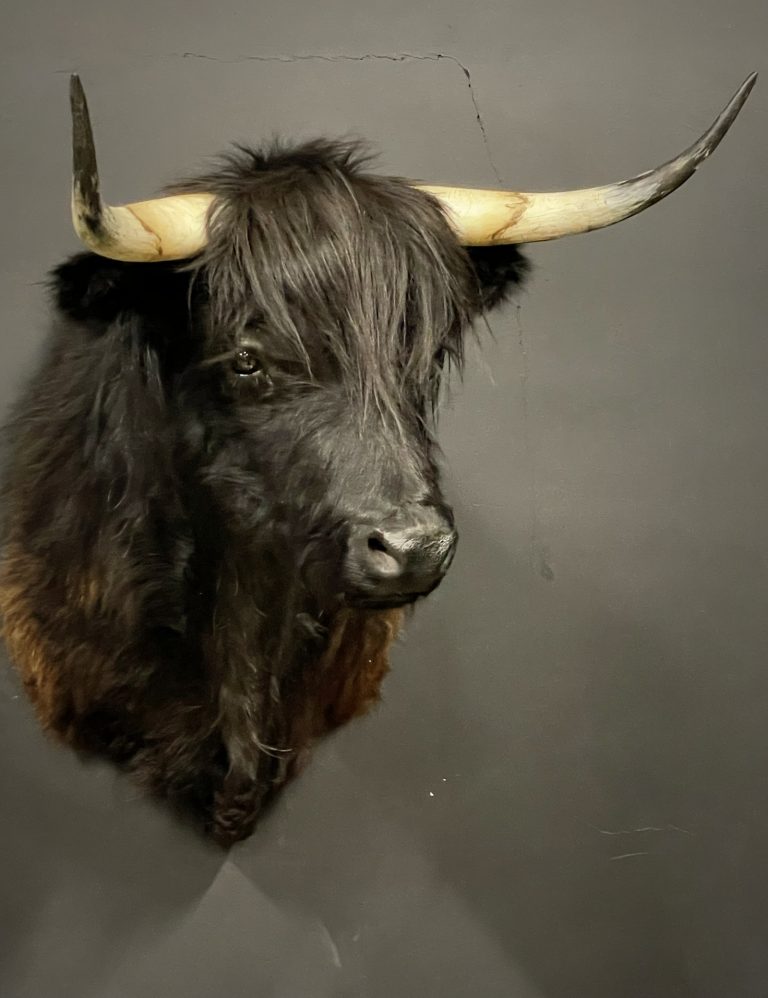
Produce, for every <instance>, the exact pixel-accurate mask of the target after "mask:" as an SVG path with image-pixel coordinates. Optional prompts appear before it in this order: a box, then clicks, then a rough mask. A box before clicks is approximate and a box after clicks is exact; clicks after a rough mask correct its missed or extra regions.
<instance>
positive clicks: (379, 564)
mask: <svg viewBox="0 0 768 998" xmlns="http://www.w3.org/2000/svg"><path fill="white" fill-rule="evenodd" d="M367 547H368V551H367V553H366V559H365V561H366V564H367V567H368V571H369V572H371V573H372V574H373V575H374V576H376V577H378V578H380V579H391V578H394V577H395V576H398V575H400V574H401V573H402V570H403V566H402V565H401V563H400V558H399V557H398V554H397V549H396V548H395V547H393V545H392V544H388V543H387V541H386V540H385V539H384V537H383V536H382V535H381V533H379V532H378V531H377V532H376V533H373V534H369V535H368V539H367Z"/></svg>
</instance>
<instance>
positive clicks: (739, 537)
mask: <svg viewBox="0 0 768 998" xmlns="http://www.w3.org/2000/svg"><path fill="white" fill-rule="evenodd" d="M3 22H4V24H3V29H2V32H1V33H0V34H1V37H0V142H2V156H1V157H0V171H2V183H1V184H0V200H1V201H2V207H1V209H0V212H1V214H2V218H3V220H4V235H5V238H4V239H3V246H2V249H1V250H0V253H1V254H2V257H1V263H2V271H3V272H2V278H1V279H2V288H1V290H0V309H1V310H2V328H3V336H2V338H0V402H2V404H3V406H5V405H6V404H7V401H8V400H9V398H10V397H11V396H12V394H13V393H14V392H15V391H16V390H17V387H18V385H19V384H20V381H21V380H22V379H23V377H24V376H25V374H26V373H27V372H28V371H29V370H30V368H31V365H32V364H33V362H34V359H35V358H36V356H37V355H38V353H39V350H40V347H41V343H42V340H43V335H44V328H45V320H44V295H43V289H42V288H41V287H40V285H39V283H38V282H39V281H40V279H41V278H42V276H43V275H44V273H45V271H46V269H47V268H48V267H49V266H50V265H52V264H53V263H54V262H55V261H56V260H57V259H58V258H59V257H61V256H62V255H63V254H65V253H68V252H70V251H72V250H73V249H74V248H75V241H74V237H73V235H72V234H71V231H70V226H69V219H68V204H67V199H68V170H69V151H68V120H67V105H66V86H67V75H66V74H67V73H69V71H71V70H73V69H77V70H78V71H79V72H80V73H81V74H82V76H83V78H84V81H85V83H86V85H87V87H88V90H89V93H90V96H91V105H92V111H93V113H94V116H95V120H96V126H97V138H98V142H99V147H100V151H101V161H102V170H103V174H104V179H105V185H106V187H107V190H108V193H109V195H110V196H111V197H112V198H113V199H114V200H120V199H128V198H135V197H139V196H142V195H144V194H146V193H148V192H151V191H152V190H154V189H156V188H157V187H158V186H159V185H160V184H161V183H162V182H164V181H166V180H168V179H170V178H172V177H173V176H174V175H175V174H179V173H184V172H186V171H188V170H189V169H190V168H191V167H194V166H196V165H198V164H199V163H200V161H201V160H202V159H203V158H204V157H205V156H206V155H208V154H210V153H213V152H215V151H217V150H218V149H220V148H221V147H222V146H224V145H226V143H227V142H229V141H230V140H232V139H236V138H243V139H254V140H258V139H259V138H261V137H264V136H267V135H269V134H270V133H272V132H273V131H275V130H280V131H282V132H285V133H287V134H289V135H297V136H298V135H307V134H314V133H318V132H321V133H331V134H339V133H346V132H349V131H353V132H357V133H362V134H364V135H366V136H368V137H369V138H370V139H371V140H372V141H373V142H374V143H375V144H376V145H378V146H379V147H380V148H381V149H382V150H383V154H382V158H381V168H382V169H383V170H385V171H387V172H396V173H400V174H404V175H407V176H411V177H421V178H428V179H430V180H433V181H435V182H437V181H444V182H457V183H463V184H476V185H493V184H497V183H498V182H499V181H502V182H504V183H507V184H510V185H516V186H519V187H522V188H529V189H530V188H533V189H536V188H543V189H546V188H554V189H557V188H561V187H564V186H579V185H583V184H591V183H597V182H602V181H605V180H612V179H618V178H619V177H622V176H625V175H630V174H632V173H633V172H636V171H639V170H641V169H644V168H646V167H648V166H651V165H653V164H655V163H656V162H660V161H662V160H663V159H665V158H666V157H667V156H669V155H671V154H672V153H674V152H676V151H678V149H679V148H681V147H682V146H683V145H685V144H687V143H688V141H690V140H691V139H692V138H694V137H695V136H696V135H697V134H698V133H699V132H700V131H701V130H702V129H703V128H704V126H706V125H707V124H708V123H709V121H710V120H711V118H712V117H713V116H714V114H715V113H716V112H717V111H718V110H719V109H720V107H721V106H722V104H723V103H724V102H725V100H726V99H727V97H728V96H729V95H730V93H731V92H732V91H733V90H734V89H735V88H736V86H737V85H738V84H739V83H740V82H741V80H742V79H743V77H744V76H745V75H746V73H747V72H748V71H750V70H752V69H760V68H764V66H761V63H764V58H763V56H764V53H765V50H766V42H768V8H766V6H765V3H764V0H729V2H723V0H717V2H715V0H643V2H634V0H632V2H630V0H590V2H585V3H581V4H577V3H573V2H568V0H554V2H550V3H542V2H541V0H518V2H509V0H508V2H503V0H478V2H477V3H475V4H468V3H466V2H458V0H439V2H433V3H428V4H413V3H410V2H405V0H390V3H389V5H388V7H387V6H386V5H384V4H376V5H375V4H373V3H371V2H370V0H331V2H328V3H323V4H319V3H311V2H308V0H284V2H281V3H271V4H262V5H256V4H247V3H234V2H233V0H221V2H219V3H216V4H208V3H203V2H201V0H187V2H186V3H183V4H182V3H180V2H179V3H177V4H175V5H173V7H171V5H163V4H159V3H149V2H147V0H133V2H132V3H123V4H120V5H117V4H110V3H103V2H102V3H96V2H86V0H74V2H71V3H69V4H59V5H51V4H50V3H44V2H43V0H8V2H6V4H5V5H4V11H3ZM438 53H439V54H440V57H438V55H437V54H438ZM465 70H466V72H465ZM467 76H469V78H470V79H471V87H470V86H468V82H467ZM765 86H766V84H765V83H763V84H762V85H759V86H758V89H757V91H756V92H755V94H754V96H753V97H752V99H751V100H750V102H749V103H748V105H747V107H746V109H745V111H744V112H743V115H742V117H741V119H740V120H739V121H738V123H737V124H736V126H735V127H734V130H733V132H732V133H731V135H729V137H728V138H727V140H726V141H725V143H724V145H723V146H722V147H721V149H720V150H719V151H718V153H717V154H716V155H715V157H714V158H713V159H712V161H711V162H709V163H708V164H707V165H706V167H705V168H704V169H703V170H702V171H701V173H700V174H698V175H697V176H696V177H695V178H694V180H692V181H691V182H690V184H689V185H688V186H686V187H685V188H684V189H683V190H682V191H681V192H680V193H679V194H677V195H675V196H674V197H673V198H671V199H670V200H669V201H667V202H665V203H664V205H662V206H659V207H656V208H654V209H652V210H651V211H649V212H648V213H646V214H645V215H643V216H642V217H640V218H637V219H634V220H632V221H630V222H627V223H625V224H624V225H622V226H619V227H618V228H615V229H611V230H607V231H605V232H601V233H595V234H593V235H590V236H585V237H580V238H576V239H571V240H564V241H562V242H560V243H556V244H552V245H544V246H540V247H537V248H535V249H533V250H532V252H531V255H532V257H533V260H534V262H535V265H536V274H535V279H534V281H533V283H532V286H531V289H530V291H529V292H528V293H527V294H526V296H525V297H524V299H523V300H522V301H521V303H520V307H519V309H516V308H510V309H508V310H507V311H506V312H504V313H503V314H500V315H499V316H498V317H497V318H495V319H494V321H493V328H494V332H495V340H493V341H491V340H490V338H489V337H487V336H486V337H484V338H483V339H484V342H483V347H482V350H481V351H475V352H474V353H473V355H472V357H471V361H470V364H469V370H468V374H467V377H466V380H465V382H464V384H463V385H458V384H457V385H456V386H455V388H454V391H453V395H452V401H451V404H450V407H449V409H448V411H447V412H446V414H445V417H444V419H443V423H442V439H443V441H444V444H445V452H446V469H447V470H446V473H447V486H448V492H449V494H450V495H451V497H452V498H453V500H454V502H455V506H456V511H457V514H458V517H459V520H460V524H461V532H462V540H461V544H460V551H459V554H458V556H457V559H456V562H455V565H454V568H453V570H452V573H451V575H450V576H449V578H448V580H447V581H446V582H445V583H444V585H443V586H442V588H441V589H440V591H439V592H438V593H437V594H436V595H435V597H434V598H433V599H432V600H431V601H430V602H429V603H428V604H427V605H425V606H424V607H423V608H422V609H421V610H420V612H419V613H418V615H417V618H416V620H415V622H414V624H413V625H412V626H411V628H410V631H409V633H408V635H407V638H406V639H405V641H404V642H403V643H402V644H401V646H400V648H399V649H398V651H397V653H396V656H395V669H394V672H393V674H392V676H391V678H390V679H389V680H388V682H387V685H386V702H385V703H384V705H383V706H382V708H381V709H380V710H379V711H378V713H377V714H376V715H375V716H373V717H370V718H368V719H366V720H364V721H362V722H359V723H356V724H355V725H353V726H350V727H349V728H347V729H346V730H344V731H343V732H342V733H340V734H339V735H338V736H337V737H335V738H334V739H333V740H331V741H330V742H328V743H326V744H325V745H324V746H323V747H322V748H321V749H320V750H319V751H318V752H317V755H316V757H315V759H314V763H313V765H312V766H311V767H310V769H309V770H308V771H307V773H306V775H305V776H304V777H303V778H302V779H301V780H300V782H298V783H297V784H296V785H295V786H294V787H293V788H292V789H291V790H290V791H289V792H288V793H287V794H286V796H285V797H284V798H283V800H282V801H281V803H280V804H279V806H278V807H277V808H276V810H275V812H274V813H273V814H272V815H271V816H270V817H269V819H268V821H267V822H266V823H265V824H264V825H263V826H262V827H261V828H260V830H259V831H258V832H257V834H256V835H255V837H254V838H253V839H251V840H250V841H248V842H246V843H245V844H243V845H241V846H239V847H238V848H236V849H235V850H233V851H232V853H231V854H230V855H229V857H227V858H225V857H223V856H222V855H220V854H219V853H217V852H216V851H214V850H212V849H209V848H207V847H206V846H205V845H203V844H202V843H201V842H199V841H198V840H197V839H195V838H194V836H192V835H191V834H187V833H186V832H184V831H182V830H180V829H179V828H177V827H176V826H175V825H174V823H173V820H172V819H171V818H169V817H168V816H167V815H166V814H165V813H164V812H163V811H162V810H161V809H158V808H156V807H154V806H153V805H150V804H148V803H146V802H144V801H142V800H140V799H137V795H136V794H135V792H134V791H133V790H132V788H130V787H129V786H128V785H127V784H126V783H125V782H123V781H122V780H120V779H118V778H116V777H115V776H114V775H113V774H112V772H111V770H109V769H108V768H106V767H101V766H98V765H89V766H84V765H82V764H80V763H79V762H77V761H76V760H75V759H74V758H73V757H72V756H70V755H69V754H67V753H66V752H64V751H63V750H59V749H57V748H55V747H53V746H51V745H49V744H47V743H46V741H45V740H44V738H43V737H42V735H40V734H39V733H38V731H37V729H36V727H35V726H34V724H33V722H32V719H31V716H30V711H29V709H28V707H27V705H26V703H25V701H24V699H23V697H19V691H18V688H17V686H16V683H15V681H14V680H13V679H12V678H10V677H9V676H8V674H7V670H5V669H4V670H3V680H2V683H3V686H2V690H3V696H2V699H1V700H0V710H2V718H1V719H0V759H1V760H2V762H1V763H0V800H1V801H2V804H1V805H0V823H1V826H0V867H1V868H2V874H1V880H0V882H1V883H2V891H0V906H2V926H1V927H0V947H2V960H1V961H0V993H1V994H2V995H3V996H4V998H21V996H27V995H29V996H33V995H34V996H35V998H91V996H93V998H113V996H114V998H117V996H120V998H138V996H140V995H141V996H148V995H152V996H154V995H158V996H160V995H162V996H163V998H165V996H175V995H183V996H184V998H204V996H205V998H207V996H214V995H219V994H221V995H229V996H232V998H240V996H243V998H246V996H248V998H250V996H259V998H262V996H264V998H267V996H269V998H272V996H274V998H303V996H312V998H325V996H350V998H352V996H354V998H358V996H377V998H378V996H381V998H391V996H394V995H403V996H411V995H413V996H419V998H422V996H427V995H434V996H439V998H452V996H464V995H475V994H476V995H480V996H483V998H493V996H513V998H582V996H583V998H634V996H637V998H667V996H672V995H686V996H696V998H747V996H750V998H752V996H754V998H758V996H763V998H764V996H765V995H766V993H768V846H766V839H767V837H768V836H767V833H768V793H767V791H766V787H767V781H766V777H767V776H768V733H767V732H768V727H767V726H766V723H765V717H766V710H767V708H768V676H767V675H766V671H765V659H766V648H767V646H768V615H767V614H766V609H767V607H766V593H767V592H768V587H767V586H766V581H767V580H766V567H767V561H768V536H767V532H766V527H765V514H766V498H767V497H768V460H767V458H766V430H765V424H766V415H768V397H767V393H766V383H767V382H768V347H767V346H766V322H765V313H766V305H767V304H768V301H767V297H768V293H767V290H766V289H767V287H768V273H767V272H766V263H765V251H764V239H765V233H766V222H768V210H767V208H766V194H765V164H766V160H767V159H768V140H767V138H766V124H767V123H768V117H767V115H768V102H767V99H766V90H765Z"/></svg>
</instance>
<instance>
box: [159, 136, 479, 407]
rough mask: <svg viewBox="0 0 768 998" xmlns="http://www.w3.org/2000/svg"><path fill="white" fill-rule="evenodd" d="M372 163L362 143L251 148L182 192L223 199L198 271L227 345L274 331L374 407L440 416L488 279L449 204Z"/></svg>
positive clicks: (181, 187)
mask: <svg viewBox="0 0 768 998" xmlns="http://www.w3.org/2000/svg"><path fill="white" fill-rule="evenodd" d="M368 162H369V155H368V153H367V151H366V150H365V148H364V147H362V146H361V145H360V144H359V143H353V142H346V143H345V142H327V141H315V142H311V143H308V144H305V145H302V146H299V147H294V148H286V147H283V146H281V145H279V144H273V145H272V146H271V147H270V148H268V149H267V150H264V151H256V150H252V149H248V148H243V147H237V148H236V150H235V151H234V152H232V153H230V154H229V155H227V156H225V157H224V158H223V159H222V160H221V161H220V163H219V165H218V168H217V169H215V170H214V171H213V172H211V173H209V174H206V175H204V176H201V177H197V178H195V179H193V180H190V181H187V182H185V183H183V184H181V185H177V186H176V187H175V188H174V190H176V191H184V192H193V191H202V190H205V191H210V192H211V193H213V194H215V195H216V196H217V202H216V205H215V208H214V210H213V212H212V215H211V218H210V234H211V239H210V244H209V246H208V248H207V249H206V251H205V253H204V254H203V255H202V256H201V257H200V258H199V259H198V260H197V261H196V262H195V263H194V267H195V268H196V270H197V271H198V275H199V276H200V277H202V278H204V280H205V283H206V285H207V289H208V294H209V296H210V308H211V315H212V318H213V327H214V330H215V331H216V335H218V336H222V335H223V336H226V337H234V342H236V341H237V336H238V333H239V331H240V330H242V329H243V328H244V327H245V326H246V325H248V324H254V323H255V324H256V325H258V324H259V323H264V324H265V325H266V326H268V327H269V328H270V330H271V332H272V333H274V334H276V335H277V336H278V337H279V338H280V339H281V341H282V342H283V343H284V344H286V345H288V344H290V345H291V347H292V349H293V350H294V351H295V353H296V355H297V357H299V358H302V359H303V360H304V362H305V363H306V364H307V366H308V369H309V370H308V374H309V376H310V377H312V376H313V373H314V372H313V359H314V358H317V357H318V356H319V353H322V355H323V356H324V357H325V358H326V359H328V360H329V361H330V362H331V363H332V364H333V366H334V368H335V369H336V370H337V371H338V374H339V377H340V378H341V380H342V381H343V383H344V384H345V387H346V388H347V390H348V391H350V392H355V393H359V394H360V395H362V397H363V398H364V399H370V398H371V397H375V398H376V400H377V404H379V405H380V404H381V403H382V402H384V403H385V404H387V407H388V408H389V407H393V408H397V407H398V406H400V405H402V402H403V401H404V396H407V397H408V398H411V399H416V400H418V401H419V402H420V403H422V402H424V403H434V395H435V391H436V387H437V382H438V377H437V374H438V372H439V368H440V367H441V366H442V364H443V363H444V361H445V360H446V359H448V360H451V361H453V362H460V361H461V355H462V346H461V344H462V331H463V329H464V327H465V325H466V323H467V321H468V319H469V316H470V314H471V312H472V311H473V309H474V308H475V307H476V302H475V300H474V297H473V296H474V291H473V287H474V286H475V285H476V279H475V280H474V281H473V272H472V269H471V266H470V264H469V260H468V257H467V255H466V254H465V252H464V251H463V250H462V248H461V247H460V246H459V244H458V243H457V242H456V240H455V238H454V237H453V234H452V232H451V229H450V227H449V225H448V223H447V221H446V219H445V217H444V216H443V214H442V211H441V209H440V207H439V205H438V204H437V202H436V201H435V200H433V199H432V198H431V197H429V196H428V195H426V194H424V193H423V192H420V191H417V190H415V189H414V188H413V187H411V186H410V185H409V184H408V183H407V182H406V181H404V180H400V179H397V178H391V177H381V176H375V175H373V174H370V173H367V172H365V169H364V168H365V167H366V165H367V164H368Z"/></svg>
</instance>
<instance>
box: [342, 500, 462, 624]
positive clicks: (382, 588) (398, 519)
mask: <svg viewBox="0 0 768 998" xmlns="http://www.w3.org/2000/svg"><path fill="white" fill-rule="evenodd" d="M456 540H457V534H456V531H455V529H454V527H453V523H452V521H451V519H450V514H449V512H448V511H447V510H445V511H444V510H442V509H438V508H437V507H434V506H419V507H417V508H415V509H411V510H408V511H406V512H400V513H398V514H397V515H395V516H392V517H389V518H387V520H385V521H382V522H379V523H378V524H375V525H374V524H372V523H371V522H370V521H368V522H361V523H357V524H355V525H354V526H353V527H352V528H351V530H350V533H349V541H348V548H347V558H346V566H345V568H346V572H345V574H346V578H347V583H348V584H349V586H350V594H349V595H350V596H351V598H352V601H353V602H355V603H358V604H360V605H364V606H371V607H375V606H394V605H397V604H403V603H410V602H412V601H413V600H414V599H416V598H417V597H418V596H425V595H426V594H427V593H430V592H431V591H432V590H433V589H434V588H435V587H436V586H437V585H438V583H439V582H440V580H441V579H442V578H443V576H444V575H445V573H446V572H447V571H448V567H449V566H450V564H451V561H452V560H453V554H454V551H455V549H456Z"/></svg>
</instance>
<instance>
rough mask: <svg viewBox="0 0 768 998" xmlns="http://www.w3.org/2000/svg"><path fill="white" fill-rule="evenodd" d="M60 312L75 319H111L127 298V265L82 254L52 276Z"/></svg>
mask: <svg viewBox="0 0 768 998" xmlns="http://www.w3.org/2000/svg"><path fill="white" fill-rule="evenodd" d="M51 277H52V280H51V286H52V291H53V294H54V297H55V300H56V304H57V305H58V307H59V309H60V310H61V311H62V312H63V313H64V314H65V315H68V316H69V317H70V318H72V319H78V320H87V319H97V320H107V321H108V320H110V319H113V318H114V317H115V315H116V314H117V313H118V312H120V311H121V307H124V306H122V302H123V301H124V299H125V297H126V296H125V274H124V266H123V265H121V264H119V263H115V262H114V261H112V260H105V259H104V258H102V257H99V256H95V255H94V254H93V253H80V254H78V255H77V256H73V257H71V258H70V259H69V260H67V261H66V262H65V263H62V264H61V265H60V266H59V267H57V268H56V269H55V270H54V271H53V274H52V275H51Z"/></svg>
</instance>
